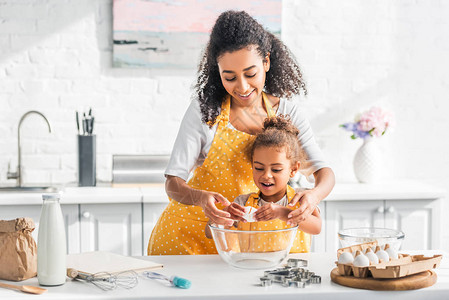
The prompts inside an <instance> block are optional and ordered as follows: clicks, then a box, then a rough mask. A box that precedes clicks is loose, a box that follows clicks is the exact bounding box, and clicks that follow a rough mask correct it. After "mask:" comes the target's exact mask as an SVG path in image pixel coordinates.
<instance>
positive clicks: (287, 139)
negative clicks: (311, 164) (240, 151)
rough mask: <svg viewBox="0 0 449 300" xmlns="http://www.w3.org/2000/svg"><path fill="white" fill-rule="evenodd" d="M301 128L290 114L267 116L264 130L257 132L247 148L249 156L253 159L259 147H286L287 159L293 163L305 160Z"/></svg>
mask: <svg viewBox="0 0 449 300" xmlns="http://www.w3.org/2000/svg"><path fill="white" fill-rule="evenodd" d="M298 134H299V129H298V128H296V126H295V125H294V124H293V123H292V122H291V120H290V118H289V117H288V116H284V115H279V116H275V117H270V118H266V119H265V121H264V122H263V131H262V132H261V133H259V134H257V136H256V139H255V140H254V142H253V143H252V144H251V145H250V146H249V148H248V149H247V157H248V158H249V159H250V161H253V155H254V151H255V150H256V149H257V148H261V147H267V148H277V149H280V148H284V147H285V148H286V155H287V159H289V160H290V161H291V163H296V162H300V163H302V162H303V161H304V157H305V155H304V152H303V149H302V147H301V145H300V143H299V140H298Z"/></svg>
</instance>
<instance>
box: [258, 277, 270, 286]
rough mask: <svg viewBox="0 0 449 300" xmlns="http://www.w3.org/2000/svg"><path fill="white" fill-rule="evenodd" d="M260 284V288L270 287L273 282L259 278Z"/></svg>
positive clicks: (265, 278) (266, 278)
mask: <svg viewBox="0 0 449 300" xmlns="http://www.w3.org/2000/svg"><path fill="white" fill-rule="evenodd" d="M260 284H261V285H262V286H271V285H272V284H273V280H271V279H270V278H268V277H260Z"/></svg>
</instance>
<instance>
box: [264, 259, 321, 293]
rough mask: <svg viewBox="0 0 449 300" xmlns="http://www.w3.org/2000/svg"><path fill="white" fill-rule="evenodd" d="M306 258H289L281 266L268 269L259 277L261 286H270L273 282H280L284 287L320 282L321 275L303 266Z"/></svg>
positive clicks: (301, 286)
mask: <svg viewBox="0 0 449 300" xmlns="http://www.w3.org/2000/svg"><path fill="white" fill-rule="evenodd" d="M304 266H307V260H304V259H289V260H288V262H287V265H286V266H284V267H283V268H277V269H275V270H268V271H265V272H264V277H260V282H261V286H271V285H272V283H273V282H276V283H280V284H281V285H282V286H284V287H289V286H295V287H298V288H304V287H305V286H306V285H309V284H311V283H321V277H320V276H318V275H315V272H311V271H309V270H307V269H305V268H302V267H304Z"/></svg>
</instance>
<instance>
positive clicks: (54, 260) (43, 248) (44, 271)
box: [37, 194, 67, 286]
mask: <svg viewBox="0 0 449 300" xmlns="http://www.w3.org/2000/svg"><path fill="white" fill-rule="evenodd" d="M59 198H60V195H59V194H44V195H42V199H43V201H44V203H43V205H42V211H41V217H40V221H39V232H38V239H37V279H38V281H39V284H40V285H49V286H51V285H61V284H64V283H65V278H66V254H67V253H66V252H67V251H66V237H65V227H64V219H63V216H62V211H61V206H60V205H59Z"/></svg>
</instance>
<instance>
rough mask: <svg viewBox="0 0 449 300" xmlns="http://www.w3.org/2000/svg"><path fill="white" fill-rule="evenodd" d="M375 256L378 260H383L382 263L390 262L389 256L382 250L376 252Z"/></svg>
mask: <svg viewBox="0 0 449 300" xmlns="http://www.w3.org/2000/svg"><path fill="white" fill-rule="evenodd" d="M376 255H377V257H378V258H379V260H383V261H384V262H387V261H390V256H389V255H388V253H387V252H385V251H384V250H378V251H376Z"/></svg>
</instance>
